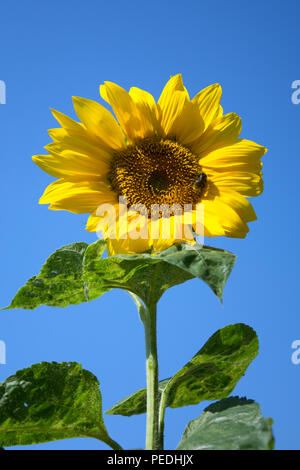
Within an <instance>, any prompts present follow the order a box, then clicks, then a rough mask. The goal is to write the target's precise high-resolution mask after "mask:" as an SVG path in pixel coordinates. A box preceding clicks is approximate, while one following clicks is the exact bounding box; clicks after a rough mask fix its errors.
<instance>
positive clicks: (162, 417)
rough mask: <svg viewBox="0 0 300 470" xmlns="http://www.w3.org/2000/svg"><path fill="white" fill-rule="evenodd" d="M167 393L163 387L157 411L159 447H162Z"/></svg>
mask: <svg viewBox="0 0 300 470" xmlns="http://www.w3.org/2000/svg"><path fill="white" fill-rule="evenodd" d="M167 398H168V393H167V390H166V389H165V390H164V391H163V392H162V393H161V397H160V405H159V413H158V444H159V448H160V449H163V448H164V430H165V410H166V405H167Z"/></svg>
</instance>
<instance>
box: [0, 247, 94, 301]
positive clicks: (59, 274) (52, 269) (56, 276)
mask: <svg viewBox="0 0 300 470" xmlns="http://www.w3.org/2000/svg"><path fill="white" fill-rule="evenodd" d="M87 247H88V245H87V244H86V243H72V244H71V245H66V246H63V247H62V248H60V249H59V250H57V251H55V252H54V253H53V254H52V255H51V256H50V257H49V258H48V259H47V261H46V263H45V264H44V266H43V267H42V269H41V272H40V274H39V275H38V276H34V277H32V278H31V279H29V281H28V282H27V283H26V284H25V286H24V287H21V289H20V290H19V291H18V292H17V294H16V296H15V297H14V299H13V301H12V302H11V304H10V306H9V307H8V308H25V309H32V308H36V307H38V306H39V305H50V306H51V307H66V306H67V305H70V304H79V303H81V302H86V301H87V294H86V291H85V289H84V284H83V280H82V262H83V257H84V253H85V251H86V249H87Z"/></svg>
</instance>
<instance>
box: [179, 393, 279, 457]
mask: <svg viewBox="0 0 300 470" xmlns="http://www.w3.org/2000/svg"><path fill="white" fill-rule="evenodd" d="M272 423H273V421H272V419H271V418H264V417H263V416H262V414H261V411H260V406H259V405H258V404H257V403H255V402H254V401H253V400H247V399H246V398H239V397H231V398H227V399H225V400H221V401H220V402H217V403H213V404H212V405H210V406H209V407H208V408H206V409H205V410H204V411H203V413H202V414H201V416H200V417H199V418H196V419H194V420H193V421H190V423H189V424H188V425H187V427H186V428H185V431H184V433H183V436H182V439H181V442H180V443H179V445H178V447H177V449H178V450H271V449H273V445H274V439H273V434H272Z"/></svg>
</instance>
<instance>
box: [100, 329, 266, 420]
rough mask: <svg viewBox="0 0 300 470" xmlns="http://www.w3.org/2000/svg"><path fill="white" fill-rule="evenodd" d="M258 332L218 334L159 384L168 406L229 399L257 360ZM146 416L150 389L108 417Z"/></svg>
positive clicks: (119, 405)
mask: <svg viewBox="0 0 300 470" xmlns="http://www.w3.org/2000/svg"><path fill="white" fill-rule="evenodd" d="M257 353H258V339H257V336H256V333H255V331H254V330H253V329H252V328H250V326H248V325H245V324H243V323H237V324H234V325H229V326H226V327H224V328H222V329H220V330H218V331H217V332H216V333H215V334H214V335H213V336H211V338H210V339H209V340H208V341H207V342H206V344H205V345H204V346H203V347H202V348H201V349H200V351H198V352H197V354H196V355H195V356H194V357H193V358H192V359H191V360H190V361H189V362H188V363H187V364H186V365H185V366H184V367H183V368H182V369H180V370H179V371H178V372H177V373H176V374H175V375H174V376H173V377H172V378H171V379H165V380H163V381H161V382H160V384H159V391H160V395H161V394H162V393H163V395H164V397H163V398H164V401H165V406H170V407H172V408H178V407H181V406H186V405H195V404H197V403H200V402H201V401H203V400H218V399H221V398H226V397H227V396H228V395H229V394H230V393H231V392H232V390H233V389H234V387H235V385H236V384H237V382H238V381H239V380H240V378H241V377H242V376H243V375H244V373H245V372H246V370H247V368H248V366H249V364H250V363H251V362H252V361H253V359H254V358H255V357H256V356H257ZM145 412H146V389H141V390H138V391H137V392H135V393H134V394H132V395H130V396H129V397H127V398H124V399H123V400H121V401H120V402H118V403H117V404H116V405H114V406H113V407H112V408H111V409H110V410H108V411H107V413H108V414H121V415H123V416H131V415H133V414H140V413H145Z"/></svg>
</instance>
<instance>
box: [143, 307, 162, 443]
mask: <svg viewBox="0 0 300 470" xmlns="http://www.w3.org/2000/svg"><path fill="white" fill-rule="evenodd" d="M143 323H144V327H145V340H146V371H147V427H146V449H147V450H157V449H159V442H158V360H157V340H156V304H153V305H151V306H150V307H149V308H148V309H147V312H146V315H145V318H144V321H143Z"/></svg>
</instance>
